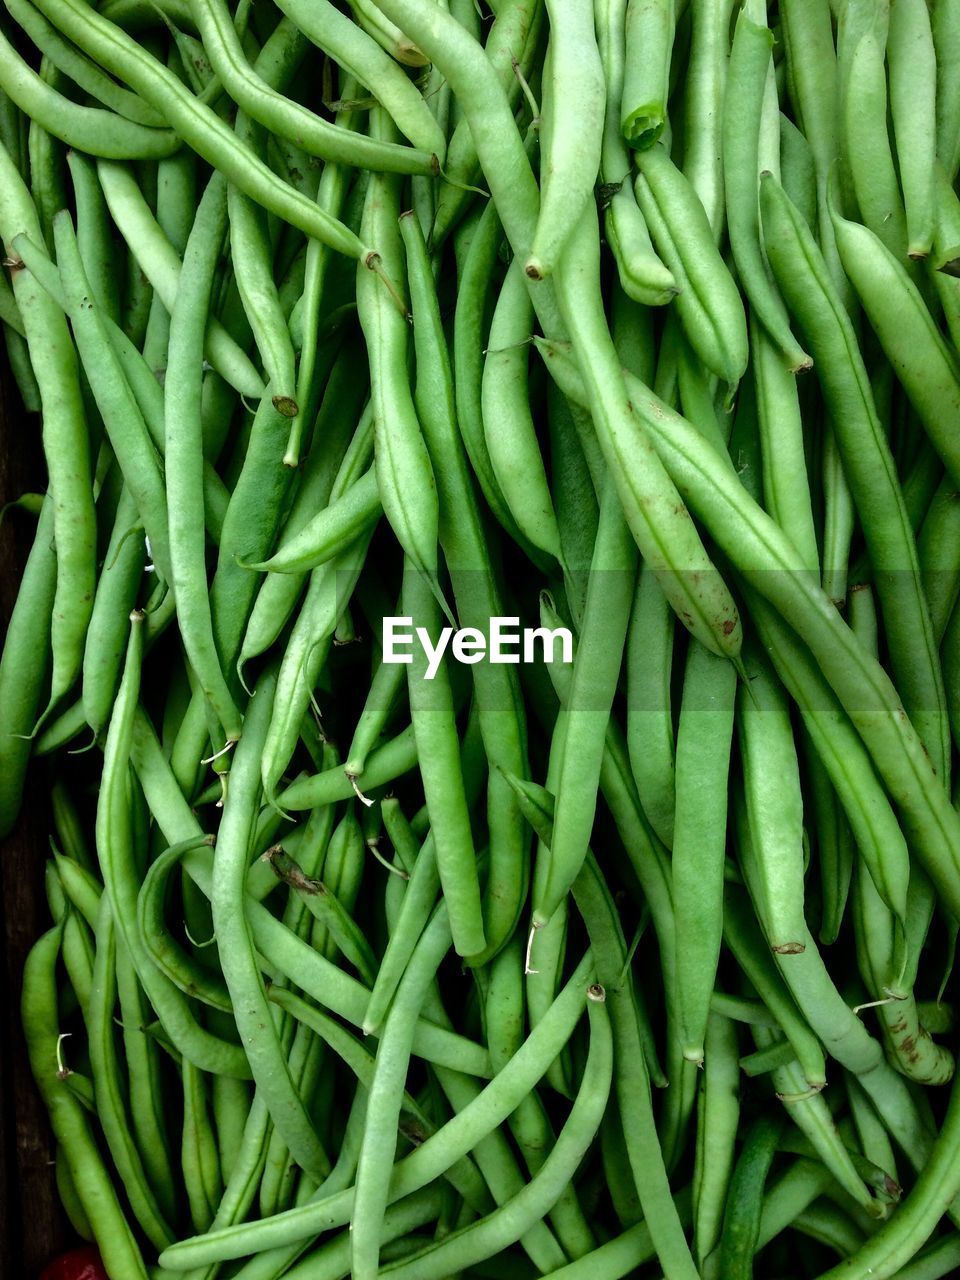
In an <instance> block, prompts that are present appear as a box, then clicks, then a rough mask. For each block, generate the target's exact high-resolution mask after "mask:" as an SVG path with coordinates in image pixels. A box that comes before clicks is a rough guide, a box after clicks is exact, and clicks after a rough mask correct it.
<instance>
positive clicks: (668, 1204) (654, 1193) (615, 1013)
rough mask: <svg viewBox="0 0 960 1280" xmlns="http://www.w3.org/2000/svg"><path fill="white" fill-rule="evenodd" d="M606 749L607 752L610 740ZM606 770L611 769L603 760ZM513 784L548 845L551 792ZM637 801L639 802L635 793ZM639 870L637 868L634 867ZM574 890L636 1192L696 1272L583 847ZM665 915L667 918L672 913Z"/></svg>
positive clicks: (661, 1246)
mask: <svg viewBox="0 0 960 1280" xmlns="http://www.w3.org/2000/svg"><path fill="white" fill-rule="evenodd" d="M607 754H608V755H610V754H612V753H611V752H610V751H609V748H608V752H607ZM604 772H605V773H608V770H607V768H606V767H605V770H604ZM514 785H515V786H517V788H518V791H519V792H520V794H521V795H522V796H524V797H525V799H526V804H525V808H524V813H525V815H526V817H527V818H528V820H529V821H531V822H534V823H535V824H536V829H537V833H538V835H540V837H541V839H542V840H543V841H544V843H545V844H548V845H549V844H550V842H551V841H552V838H553V797H552V796H551V795H550V793H549V792H546V791H544V789H543V788H534V787H533V786H532V784H524V783H519V782H518V781H517V780H515V781H514ZM602 785H603V786H604V790H605V793H606V795H607V799H608V802H609V803H610V806H611V809H612V810H613V811H614V815H615V817H616V820H617V823H618V827H619V828H620V832H621V835H622V836H623V837H624V839H625V841H626V842H627V843H628V849H629V850H630V852H631V853H633V854H635V853H636V847H635V846H636V841H635V840H629V837H628V832H627V826H626V823H625V822H624V815H623V813H622V802H621V803H617V798H616V792H615V791H614V788H613V787H612V786H611V784H610V781H609V773H608V777H606V778H603V777H602ZM634 803H635V804H636V801H634ZM637 870H638V874H639V871H640V869H639V867H638V868H637ZM644 880H645V886H644V887H645V888H646V886H647V885H650V886H651V891H652V890H653V883H652V881H651V880H650V879H649V878H647V877H646V876H645V877H644ZM573 892H574V897H575V900H576V903H577V908H578V910H579V911H580V913H581V915H582V916H583V918H584V921H585V923H586V925H587V931H588V933H589V935H590V939H591V946H592V947H593V948H594V950H595V953H596V955H597V965H598V976H600V977H603V978H605V979H606V983H605V985H606V990H607V994H608V999H609V1001H610V1014H611V1018H612V1021H613V1031H614V1036H615V1043H616V1059H617V1069H616V1091H617V1102H618V1106H619V1110H620V1113H621V1115H622V1116H623V1118H624V1125H625V1128H624V1137H625V1139H626V1142H627V1155H628V1159H629V1162H630V1166H631V1170H632V1174H633V1178H634V1181H635V1183H636V1188H637V1195H638V1197H639V1199H640V1203H641V1205H642V1206H643V1209H644V1213H645V1215H646V1217H647V1220H648V1221H649V1222H651V1223H652V1224H654V1225H653V1227H652V1229H653V1233H654V1239H655V1241H656V1249H657V1255H658V1257H660V1258H661V1259H662V1260H663V1261H664V1264H665V1266H667V1265H669V1266H671V1269H672V1270H673V1271H675V1272H676V1274H677V1275H689V1276H690V1277H691V1280H693V1277H694V1276H695V1275H696V1269H695V1267H694V1263H693V1259H692V1257H691V1255H690V1250H689V1247H688V1245H687V1243H686V1241H685V1240H684V1238H683V1231H682V1228H681V1224H680V1220H679V1217H678V1214H677V1210H676V1206H675V1205H674V1203H673V1199H672V1196H671V1193H670V1186H669V1182H668V1180H667V1173H666V1169H665V1168H664V1163H663V1158H662V1154H661V1158H660V1159H656V1153H657V1152H658V1151H659V1139H658V1137H657V1133H656V1128H655V1125H654V1120H653V1111H652V1106H651V1097H650V1081H649V1079H648V1077H647V1073H646V1071H645V1070H644V1071H642V1072H641V1071H638V1070H636V1069H635V1067H636V1064H639V1063H640V1062H644V1063H645V1061H646V1057H647V1054H646V1052H645V1050H644V1047H643V1037H644V1033H643V1029H642V1026H641V1015H640V1006H639V1004H638V1001H637V997H636V994H635V992H634V990H633V986H632V982H631V980H630V967H629V964H628V963H627V945H626V941H625V939H624V937H623V931H622V929H621V926H620V922H619V916H618V914H617V911H616V907H615V905H614V903H613V900H612V898H611V896H610V892H609V889H608V888H607V886H606V884H605V882H604V879H603V877H602V875H601V874H600V870H599V867H598V866H597V862H596V859H595V858H594V857H593V856H592V854H588V856H587V859H586V861H585V863H584V866H583V870H582V871H581V873H580V875H579V876H578V877H577V880H576V881H575V883H574V887H573ZM652 896H653V895H652V892H651V897H652ZM658 910H659V911H660V912H661V913H662V912H663V908H662V907H659V905H658ZM670 923H671V925H672V917H671V922H670ZM658 930H662V936H663V944H662V945H664V946H665V947H668V946H672V943H673V934H672V930H670V929H668V928H667V922H666V920H665V919H664V918H663V916H662V914H661V920H660V923H659V925H658ZM672 958H673V957H672V952H671V953H669V955H668V953H666V952H665V963H664V976H665V983H666V986H667V992H668V995H669V993H670V991H671V984H672V980H673V972H672V967H668V965H670V964H671V962H672ZM628 1064H629V1065H628ZM651 1155H653V1157H654V1158H653V1159H651Z"/></svg>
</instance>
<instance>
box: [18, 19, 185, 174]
mask: <svg viewBox="0 0 960 1280" xmlns="http://www.w3.org/2000/svg"><path fill="white" fill-rule="evenodd" d="M0 68H2V71H0V88H2V89H3V91H4V92H5V93H6V94H7V95H8V96H9V97H10V99H11V100H12V101H13V102H14V103H16V105H17V106H18V107H19V108H20V110H21V111H23V112H24V113H25V114H26V115H28V116H29V117H30V118H31V120H35V121H36V122H37V123H38V124H39V125H40V126H41V127H42V128H44V129H46V130H47V131H48V132H49V133H50V134H52V136H53V137H55V138H59V139H60V140H61V141H62V142H65V143H66V144H67V146H68V147H76V148H77V149H78V150H79V151H85V152H87V153H89V154H90V155H95V156H108V157H111V158H112V159H116V160H129V159H134V158H137V159H140V158H143V159H158V158H160V157H162V156H169V155H171V154H172V153H173V152H174V151H176V149H177V148H178V147H179V146H180V139H179V138H178V137H177V135H176V134H175V133H174V132H173V130H171V129H153V128H150V127H149V126H148V125H143V124H137V123H135V122H134V121H133V120H128V119H126V118H125V117H124V116H119V115H116V114H115V113H114V112H112V111H106V110H104V109H103V108H102V107H84V106H80V105H79V103H76V102H71V101H70V99H69V98H65V97H64V96H63V95H62V94H61V93H58V92H57V90H56V89H54V88H52V87H51V86H50V85H49V84H47V83H45V81H44V80H43V78H42V77H41V76H39V75H37V73H36V72H35V71H34V70H33V69H32V68H31V67H30V66H29V65H28V64H27V63H26V62H24V61H23V59H22V58H21V57H20V55H19V54H18V53H17V51H16V49H15V48H14V47H13V45H12V44H11V43H10V42H9V40H7V38H6V36H4V35H3V34H2V33H0Z"/></svg>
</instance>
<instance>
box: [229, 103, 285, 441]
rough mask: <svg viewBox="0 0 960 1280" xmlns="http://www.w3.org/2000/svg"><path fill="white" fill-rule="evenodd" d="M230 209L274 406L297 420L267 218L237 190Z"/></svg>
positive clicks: (243, 286) (243, 295)
mask: <svg viewBox="0 0 960 1280" xmlns="http://www.w3.org/2000/svg"><path fill="white" fill-rule="evenodd" d="M246 123H247V122H246V121H245V120H244V119H243V118H241V121H240V122H238V132H241V134H242V135H243V134H249V133H250V130H249V129H248V128H244V126H245V125H246ZM227 209H228V213H229V220H230V252H231V255H232V258H233V261H234V263H235V268H234V273H235V277H236V281H237V288H238V290H239V293H240V300H241V302H242V304H243V309H244V312H245V314H246V317H247V320H248V321H249V324H250V328H251V329H252V331H253V335H254V341H255V342H256V346H257V350H258V351H259V353H260V359H261V361H262V362H263V367H264V371H265V373H266V378H267V383H268V390H269V391H270V392H272V393H273V394H272V396H271V399H272V402H273V406H274V408H275V409H276V410H277V412H278V413H281V414H283V416H284V417H285V418H295V417H296V416H297V413H298V411H299V407H298V405H297V400H296V373H295V370H294V365H295V363H296V357H295V355H294V351H293V342H292V340H291V338H290V333H289V330H288V329H287V326H286V324H285V323H284V316H283V308H282V307H281V305H280V298H279V296H278V294H277V288H276V285H275V284H274V280H273V262H272V250H271V246H270V242H269V236H268V232H267V215H266V213H265V212H264V210H263V209H261V208H259V207H258V206H257V205H256V204H254V202H253V201H252V200H251V199H249V197H248V196H245V195H244V194H243V192H242V191H238V190H237V188H236V187H235V186H232V185H231V186H230V187H228V188H227Z"/></svg>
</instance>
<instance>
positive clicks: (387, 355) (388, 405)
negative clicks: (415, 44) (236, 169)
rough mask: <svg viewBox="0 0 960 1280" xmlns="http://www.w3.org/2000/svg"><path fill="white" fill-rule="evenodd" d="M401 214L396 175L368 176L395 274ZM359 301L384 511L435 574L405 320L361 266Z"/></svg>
mask: <svg viewBox="0 0 960 1280" xmlns="http://www.w3.org/2000/svg"><path fill="white" fill-rule="evenodd" d="M381 123H383V122H382V121H381ZM399 214H400V208H399V187H398V184H397V182H396V181H395V180H394V179H393V178H391V177H388V176H381V175H375V176H374V177H372V178H371V179H370V185H369V187H368V190H367V197H366V200H365V202H364V220H363V230H364V233H365V234H369V235H373V236H375V237H376V238H377V240H378V242H379V244H380V251H381V253H382V254H384V255H385V257H384V261H385V263H386V265H387V268H388V269H389V270H390V271H391V272H392V274H393V275H394V276H395V277H398V276H399V271H398V270H397V268H398V265H399V263H400V261H401V257H400V255H401V252H402V250H401V244H400V234H399V228H398V226H397V218H398V217H399ZM357 307H358V312H359V315H360V323H361V325H362V326H363V330H364V335H365V337H366V340H367V347H368V352H369V357H370V385H371V398H372V400H373V403H374V426H375V431H376V445H375V459H376V468H377V480H378V483H379V486H380V497H381V501H382V502H383V508H384V513H385V515H386V517H387V520H388V521H389V523H390V526H391V528H392V529H393V530H394V532H395V533H396V535H397V539H398V541H399V542H400V545H401V546H402V547H403V549H404V551H405V552H406V554H407V555H408V556H409V557H410V559H411V561H412V562H413V564H414V565H415V566H416V568H417V569H418V570H419V571H420V572H421V573H425V574H427V576H428V577H429V578H430V580H431V582H435V581H436V574H437V524H438V519H439V516H438V504H437V498H436V482H435V480H434V475H433V468H432V467H431V465H430V458H429V455H428V453H427V448H426V445H425V443H424V440H423V436H422V435H421V431H420V424H419V422H418V420H417V413H416V409H415V407H414V404H413V396H412V394H411V392H410V388H409V382H408V380H407V375H406V352H407V326H406V324H405V322H404V318H403V316H402V315H401V313H400V311H399V310H398V309H397V306H396V303H395V301H394V299H392V298H391V297H390V296H389V295H388V294H387V292H386V291H385V290H384V289H383V288H382V286H381V285H380V282H379V281H378V280H377V279H376V278H375V277H374V276H373V275H371V274H369V273H368V274H364V272H362V271H361V272H360V273H359V274H358V277H357ZM410 492H416V493H417V495H418V501H417V503H416V504H413V503H411V502H410V501H409V498H408V495H409V493H410ZM438 589H439V588H438Z"/></svg>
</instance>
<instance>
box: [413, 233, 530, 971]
mask: <svg viewBox="0 0 960 1280" xmlns="http://www.w3.org/2000/svg"><path fill="white" fill-rule="evenodd" d="M400 225H401V234H402V236H403V238H404V245H405V247H406V252H407V273H408V279H409V284H410V294H411V301H412V306H413V323H414V346H415V354H416V369H417V373H416V385H415V388H414V398H415V401H416V406H417V411H418V413H419V416H420V421H421V424H422V427H423V431H424V435H425V439H426V442H427V448H428V450H429V452H430V456H431V460H432V463H433V468H434V475H435V476H436V477H437V491H438V499H439V536H440V543H441V546H442V549H443V553H444V558H445V560H446V563H447V568H448V570H449V573H450V577H451V584H452V588H453V593H454V598H455V600H456V604H457V610H458V614H459V617H460V621H461V624H462V625H463V626H468V627H469V626H472V627H476V628H483V627H485V626H487V625H488V622H489V619H490V618H492V617H496V616H498V615H501V614H502V613H503V606H502V603H501V600H502V596H501V588H500V586H499V583H498V581H497V578H496V576H495V574H494V567H493V564H492V563H491V556H490V550H489V547H488V543H487V540H486V536H485V532H484V527H483V521H482V518H481V515H480V511H479V508H478V504H477V499H476V496H475V492H474V489H473V485H472V483H471V480H470V475H469V471H468V468H467V464H466V459H465V458H464V454H463V448H462V447H461V436H460V431H459V430H458V425H457V420H458V410H459V408H460V405H459V401H458V400H457V399H456V398H455V393H454V389H453V377H452V370H451V368H450V356H449V352H448V349H447V346H446V341H445V338H444V335H443V326H442V320H441V315H440V306H439V300H438V298H437V294H436V290H435V288H434V285H433V277H432V273H431V271H430V267H429V262H428V259H427V254H426V246H425V244H424V241H423V236H422V235H421V234H419V233H418V227H417V224H416V222H415V220H414V219H412V218H403V219H401V224H400ZM454 341H455V346H456V338H455V340H454ZM456 385H457V392H459V390H460V381H459V374H458V377H457V384H456ZM460 423H461V426H462V423H463V419H462V417H461V418H460ZM465 439H466V437H465V436H464V440H465ZM473 683H474V688H475V690H476V708H477V717H478V725H479V729H480V733H481V736H482V739H483V750H484V753H485V755H486V756H487V759H488V760H489V762H490V765H491V768H490V776H489V781H488V784H487V823H488V827H489V830H490V846H491V850H490V866H489V871H488V875H487V884H486V888H485V891H484V894H483V912H484V933H485V936H486V939H487V948H488V954H487V955H486V956H485V957H483V956H482V957H479V959H486V958H489V955H492V954H494V953H495V951H497V950H498V949H499V948H500V946H501V945H502V944H503V943H504V942H505V941H506V940H507V938H508V937H509V936H510V934H511V933H512V932H513V930H514V928H515V927H516V924H517V921H518V919H519V916H520V912H521V910H522V908H523V902H524V898H525V896H526V892H527V883H528V874H529V873H528V866H529V844H528V842H527V836H526V830H525V827H524V823H523V819H522V818H521V816H520V813H519V810H518V808H517V805H516V802H515V800H514V798H513V796H512V793H511V789H510V787H509V785H508V784H507V783H506V782H505V781H504V778H503V775H502V773H501V770H503V771H508V772H516V771H518V770H519V771H520V772H524V771H525V762H526V740H525V713H524V706H523V699H522V697H521V695H520V687H519V681H518V679H517V675H516V672H514V671H513V669H512V667H511V666H510V665H508V664H499V663H496V664H495V663H489V662H481V663H478V664H477V665H475V666H474V667H473Z"/></svg>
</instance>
